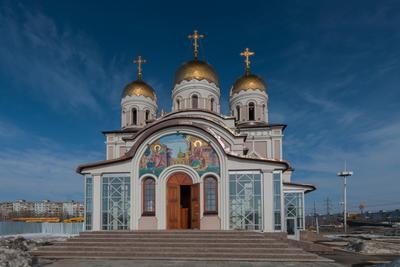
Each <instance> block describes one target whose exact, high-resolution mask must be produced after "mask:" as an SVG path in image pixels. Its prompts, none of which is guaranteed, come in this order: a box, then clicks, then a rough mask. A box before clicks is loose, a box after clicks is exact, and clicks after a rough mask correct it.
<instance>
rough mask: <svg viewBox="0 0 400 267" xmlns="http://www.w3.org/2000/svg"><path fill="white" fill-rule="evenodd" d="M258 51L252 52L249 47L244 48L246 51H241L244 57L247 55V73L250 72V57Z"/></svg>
mask: <svg viewBox="0 0 400 267" xmlns="http://www.w3.org/2000/svg"><path fill="white" fill-rule="evenodd" d="M255 54H256V53H254V52H251V51H250V50H249V49H248V48H246V49H245V50H244V52H241V53H240V55H241V56H242V57H245V60H244V63H246V75H248V74H250V60H249V58H250V57H251V56H254V55H255Z"/></svg>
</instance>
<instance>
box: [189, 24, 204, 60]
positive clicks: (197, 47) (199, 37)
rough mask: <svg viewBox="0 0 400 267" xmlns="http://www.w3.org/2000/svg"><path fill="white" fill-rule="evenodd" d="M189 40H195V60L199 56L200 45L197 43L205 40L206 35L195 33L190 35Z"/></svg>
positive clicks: (195, 31)
mask: <svg viewBox="0 0 400 267" xmlns="http://www.w3.org/2000/svg"><path fill="white" fill-rule="evenodd" d="M188 38H189V39H190V40H192V39H193V48H194V59H197V55H198V53H199V44H198V43H197V40H200V39H203V38H204V34H199V33H198V32H197V30H194V31H193V34H191V35H188Z"/></svg>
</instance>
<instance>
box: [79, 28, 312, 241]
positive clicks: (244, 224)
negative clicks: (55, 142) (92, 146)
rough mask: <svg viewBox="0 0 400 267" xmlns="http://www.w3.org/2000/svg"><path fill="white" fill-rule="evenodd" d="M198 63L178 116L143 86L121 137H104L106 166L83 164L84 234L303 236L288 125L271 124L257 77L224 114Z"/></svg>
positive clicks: (179, 96) (179, 83) (182, 73)
mask: <svg viewBox="0 0 400 267" xmlns="http://www.w3.org/2000/svg"><path fill="white" fill-rule="evenodd" d="M202 38H204V35H202V34H199V33H198V32H197V31H194V33H193V34H192V35H189V39H191V41H192V42H193V48H194V49H193V50H194V58H193V59H192V60H189V61H187V62H185V63H183V64H182V65H181V66H180V67H179V68H178V69H177V71H176V73H175V78H174V81H173V87H172V94H171V95H172V105H171V109H172V111H171V112H169V113H164V112H161V114H160V115H158V114H159V113H158V109H157V94H156V91H155V90H154V89H153V88H152V87H151V86H150V85H149V84H147V83H146V82H145V80H144V78H143V76H142V66H143V63H146V60H144V59H143V58H142V57H140V56H139V57H137V59H136V60H135V61H134V62H135V63H136V64H137V66H138V71H137V79H136V80H135V81H133V82H130V83H128V84H127V85H126V86H125V88H124V89H123V92H122V96H121V129H117V130H112V131H105V132H103V133H104V135H105V145H106V160H104V161H100V162H95V163H89V164H82V165H80V166H79V167H78V168H77V172H78V173H80V174H82V175H83V176H84V179H85V229H86V230H87V231H90V230H123V229H129V230H150V229H154V230H156V229H158V230H165V229H200V230H203V229H204V230H253V231H254V230H256V231H263V232H287V233H288V235H293V236H295V235H297V234H298V232H299V231H300V230H302V229H304V194H305V193H307V192H311V191H313V190H315V187H314V186H312V185H307V184H300V183H294V182H292V180H291V175H292V172H293V168H292V167H291V165H290V164H289V163H288V162H287V161H285V160H284V154H283V150H282V146H283V132H284V130H285V127H286V125H284V124H271V123H269V120H268V91H267V84H266V83H265V82H264V81H263V79H262V78H261V77H259V76H257V75H255V74H253V73H252V71H250V60H249V58H250V56H253V55H254V52H251V51H250V50H249V49H248V48H246V49H245V50H244V51H243V52H242V53H241V54H240V55H241V56H243V57H244V59H245V60H244V62H245V70H244V74H243V75H242V76H241V77H239V78H238V79H237V80H236V81H235V82H234V83H233V85H232V87H231V89H230V95H229V107H230V111H231V113H230V114H229V115H225V114H221V112H220V107H221V102H220V101H221V91H220V86H219V80H218V75H217V73H216V71H215V70H214V68H213V67H212V66H211V65H210V64H209V63H208V62H205V61H202V60H200V59H198V47H199V45H198V44H199V40H200V39H202Z"/></svg>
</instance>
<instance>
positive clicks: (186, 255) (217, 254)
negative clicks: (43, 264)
mask: <svg viewBox="0 0 400 267" xmlns="http://www.w3.org/2000/svg"><path fill="white" fill-rule="evenodd" d="M32 254H33V255H35V256H42V257H46V256H47V257H52V256H81V257H99V256H100V257H147V258H151V259H155V258H175V259H180V258H203V259H206V258H220V259H230V258H232V257H233V258H241V259H257V258H262V259H266V258H269V259H276V258H279V259H287V260H289V259H315V258H317V256H316V255H314V254H309V253H305V252H298V253H296V252H294V253H237V252H235V253H229V252H225V253H221V252H203V251H198V252H190V253H180V252H163V251H157V252H154V251H151V252H135V251H130V252H124V251H120V252H117V251H111V252H110V251H109V252H107V251H97V252H96V251H73V252H70V251H59V252H56V251H34V252H32Z"/></svg>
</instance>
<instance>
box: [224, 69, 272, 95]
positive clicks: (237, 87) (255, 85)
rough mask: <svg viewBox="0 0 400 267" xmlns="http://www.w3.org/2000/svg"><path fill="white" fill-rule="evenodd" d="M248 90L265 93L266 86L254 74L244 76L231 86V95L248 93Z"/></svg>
mask: <svg viewBox="0 0 400 267" xmlns="http://www.w3.org/2000/svg"><path fill="white" fill-rule="evenodd" d="M248 90H260V91H266V90H267V84H266V83H265V82H264V81H263V79H262V78H261V77H259V76H257V75H254V74H245V75H243V76H241V77H240V78H239V79H237V80H236V82H235V83H234V84H233V86H232V89H231V95H234V94H237V93H239V92H240V91H248Z"/></svg>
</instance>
